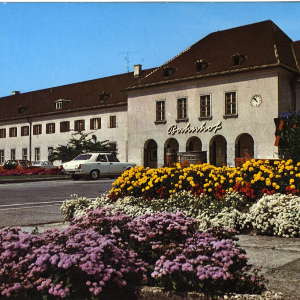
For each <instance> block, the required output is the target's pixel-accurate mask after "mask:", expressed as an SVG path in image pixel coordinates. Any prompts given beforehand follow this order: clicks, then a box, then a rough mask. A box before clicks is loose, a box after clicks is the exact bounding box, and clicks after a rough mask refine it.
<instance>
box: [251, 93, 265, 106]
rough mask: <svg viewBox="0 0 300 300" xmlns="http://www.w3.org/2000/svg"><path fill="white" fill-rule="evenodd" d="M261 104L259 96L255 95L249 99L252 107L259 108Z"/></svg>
mask: <svg viewBox="0 0 300 300" xmlns="http://www.w3.org/2000/svg"><path fill="white" fill-rule="evenodd" d="M261 102H262V98H261V95H257V94H256V95H253V96H252V97H251V100H250V103H251V105H252V106H260V105H261Z"/></svg>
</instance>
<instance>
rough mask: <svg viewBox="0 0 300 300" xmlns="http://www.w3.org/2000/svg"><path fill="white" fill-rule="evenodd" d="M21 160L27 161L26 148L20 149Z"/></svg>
mask: <svg viewBox="0 0 300 300" xmlns="http://www.w3.org/2000/svg"><path fill="white" fill-rule="evenodd" d="M22 159H24V160H27V159H28V152H27V148H23V149H22Z"/></svg>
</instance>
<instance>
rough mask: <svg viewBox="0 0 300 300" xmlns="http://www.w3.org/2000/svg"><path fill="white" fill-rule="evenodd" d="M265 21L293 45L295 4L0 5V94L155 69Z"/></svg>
mask: <svg viewBox="0 0 300 300" xmlns="http://www.w3.org/2000/svg"><path fill="white" fill-rule="evenodd" d="M265 20H272V21H273V22H274V23H275V24H276V25H277V26H278V27H279V28H281V30H283V31H284V32H285V33H286V34H287V35H288V36H289V37H290V38H291V39H292V40H293V41H297V40H300V22H299V20H300V2H89V3H87V2H83V3H79V2H72V3H71V2H62V3H58V2H48V3H41V2H36V3H33V2H32V3H31V2H26V3H24V2H18V3H17V2H15V3H14V2H7V3H0V28H1V29H0V45H1V47H0V57H1V59H0V72H1V73H0V74H1V75H0V76H1V81H0V97H3V96H8V95H11V93H12V91H20V92H21V93H26V92H31V91H35V90H41V89H45V88H50V87H56V86H61V85H66V84H71V83H76V82H81V81H86V80H91V79H97V78H102V77H107V76H112V75H117V74H122V73H126V72H127V71H129V72H132V71H133V66H134V65H135V64H141V65H142V68H143V69H148V68H153V67H158V66H160V65H162V64H164V63H165V62H166V61H168V60H170V59H171V58H173V57H174V56H176V55H178V54H179V53H181V52H182V51H184V50H185V49H187V48H188V47H189V46H191V45H193V44H194V43H196V42H197V41H199V40H200V39H202V38H204V37H205V36H206V35H208V34H210V33H212V32H215V31H218V30H225V29H230V28H233V27H238V26H243V25H247V24H251V23H255V22H261V21H265Z"/></svg>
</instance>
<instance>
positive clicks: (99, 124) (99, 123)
mask: <svg viewBox="0 0 300 300" xmlns="http://www.w3.org/2000/svg"><path fill="white" fill-rule="evenodd" d="M98 129H101V118H98Z"/></svg>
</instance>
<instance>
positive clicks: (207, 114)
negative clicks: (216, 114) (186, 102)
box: [199, 95, 211, 120]
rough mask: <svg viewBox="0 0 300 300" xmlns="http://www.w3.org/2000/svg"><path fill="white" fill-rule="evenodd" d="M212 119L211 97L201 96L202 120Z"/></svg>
mask: <svg viewBox="0 0 300 300" xmlns="http://www.w3.org/2000/svg"><path fill="white" fill-rule="evenodd" d="M209 118H211V102H210V95H203V96H200V118H199V119H200V120H201V119H209Z"/></svg>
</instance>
